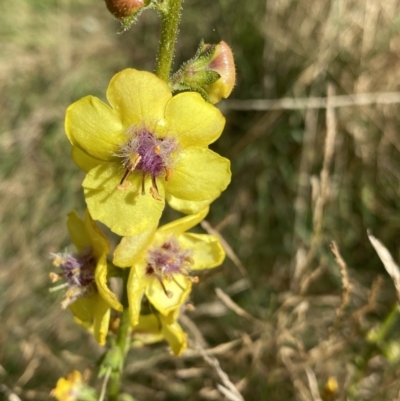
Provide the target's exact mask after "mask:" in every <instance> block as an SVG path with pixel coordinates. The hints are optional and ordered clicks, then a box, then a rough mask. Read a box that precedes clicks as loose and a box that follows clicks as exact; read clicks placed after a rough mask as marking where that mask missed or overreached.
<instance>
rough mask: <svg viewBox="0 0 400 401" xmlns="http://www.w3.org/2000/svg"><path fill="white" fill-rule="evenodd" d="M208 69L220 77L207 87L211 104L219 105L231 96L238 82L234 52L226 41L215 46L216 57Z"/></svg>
mask: <svg viewBox="0 0 400 401" xmlns="http://www.w3.org/2000/svg"><path fill="white" fill-rule="evenodd" d="M206 46H207V45H206ZM208 68H209V69H210V70H212V71H216V72H218V74H219V75H220V78H219V79H217V80H216V81H215V82H214V83H212V84H211V85H208V87H207V92H208V96H209V100H210V102H211V103H217V102H219V101H220V100H221V99H226V98H227V97H228V96H229V95H230V94H231V92H232V89H233V87H234V86H235V82H236V71H235V63H234V61H233V54H232V50H231V48H230V47H229V46H228V45H227V44H226V43H225V42H224V41H222V42H220V43H219V44H218V45H217V46H215V51H214V56H213V58H212V59H211V60H210V64H209V65H208Z"/></svg>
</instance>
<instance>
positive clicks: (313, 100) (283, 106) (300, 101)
mask: <svg viewBox="0 0 400 401" xmlns="http://www.w3.org/2000/svg"><path fill="white" fill-rule="evenodd" d="M328 102H330V104H329V105H330V106H331V107H333V108H339V107H351V106H367V105H371V104H394V103H400V92H382V93H360V94H354V95H341V96H334V97H333V98H332V99H331V100H330V101H329V100H328V97H302V98H282V99H279V100H276V99H271V100H270V99H253V100H228V101H226V103H225V104H224V107H226V108H227V109H230V110H242V111H245V110H254V111H267V110H302V109H326V108H327V107H328Z"/></svg>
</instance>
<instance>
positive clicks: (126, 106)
mask: <svg viewBox="0 0 400 401" xmlns="http://www.w3.org/2000/svg"><path fill="white" fill-rule="evenodd" d="M171 96H172V95H171V91H170V90H169V88H168V85H167V83H166V82H164V81H162V80H161V79H159V78H158V77H156V76H155V75H154V74H152V73H150V72H147V71H137V70H134V69H126V70H123V71H121V72H119V73H118V74H116V75H114V77H113V78H112V79H111V82H110V85H109V86H108V89H107V99H108V101H109V102H110V104H111V106H112V107H113V108H114V110H115V112H116V114H117V115H118V117H119V119H120V120H121V121H122V123H123V125H124V126H125V127H126V128H128V127H129V126H131V125H142V126H143V125H145V126H146V127H147V128H149V129H151V128H152V127H153V126H154V127H155V126H156V124H157V122H158V121H159V120H161V119H162V118H163V117H164V110H165V105H166V104H167V102H168V100H169V99H170V98H171Z"/></svg>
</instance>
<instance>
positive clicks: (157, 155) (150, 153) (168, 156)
mask: <svg viewBox="0 0 400 401" xmlns="http://www.w3.org/2000/svg"><path fill="white" fill-rule="evenodd" d="M132 131H133V132H132ZM128 134H129V135H131V138H130V139H129V141H128V142H127V143H125V144H123V145H122V146H121V147H120V149H119V153H118V156H119V157H121V158H122V165H123V166H124V167H125V169H126V170H125V174H124V175H123V177H122V180H121V182H120V185H119V186H118V189H120V190H125V189H126V188H128V187H129V182H128V181H126V179H127V178H128V176H129V174H130V173H131V172H133V171H135V170H136V171H141V172H142V173H143V178H142V194H144V193H145V188H144V180H145V177H146V176H150V177H151V180H152V186H151V188H150V193H151V195H152V196H153V197H154V198H155V199H158V200H160V199H161V197H160V195H159V193H158V188H157V182H156V178H158V177H160V176H162V175H164V176H165V180H166V181H168V180H169V179H170V178H171V174H172V166H173V161H174V152H175V151H177V150H178V142H177V140H176V138H174V137H164V138H157V137H156V136H155V135H154V134H153V133H152V132H150V131H148V130H147V129H144V128H143V129H139V130H136V129H131V130H130V131H128Z"/></svg>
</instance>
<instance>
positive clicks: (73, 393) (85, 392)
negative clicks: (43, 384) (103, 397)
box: [50, 370, 98, 401]
mask: <svg viewBox="0 0 400 401" xmlns="http://www.w3.org/2000/svg"><path fill="white" fill-rule="evenodd" d="M50 396H51V397H54V398H57V400H58V401H95V400H98V396H97V394H96V392H95V391H94V389H93V388H91V387H89V386H88V385H87V384H85V383H84V381H83V380H82V375H81V373H80V372H78V371H77V370H74V371H73V372H71V373H70V374H69V375H68V376H67V377H66V378H63V377H61V378H60V379H58V381H57V385H56V388H55V389H53V390H52V391H51V393H50Z"/></svg>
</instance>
